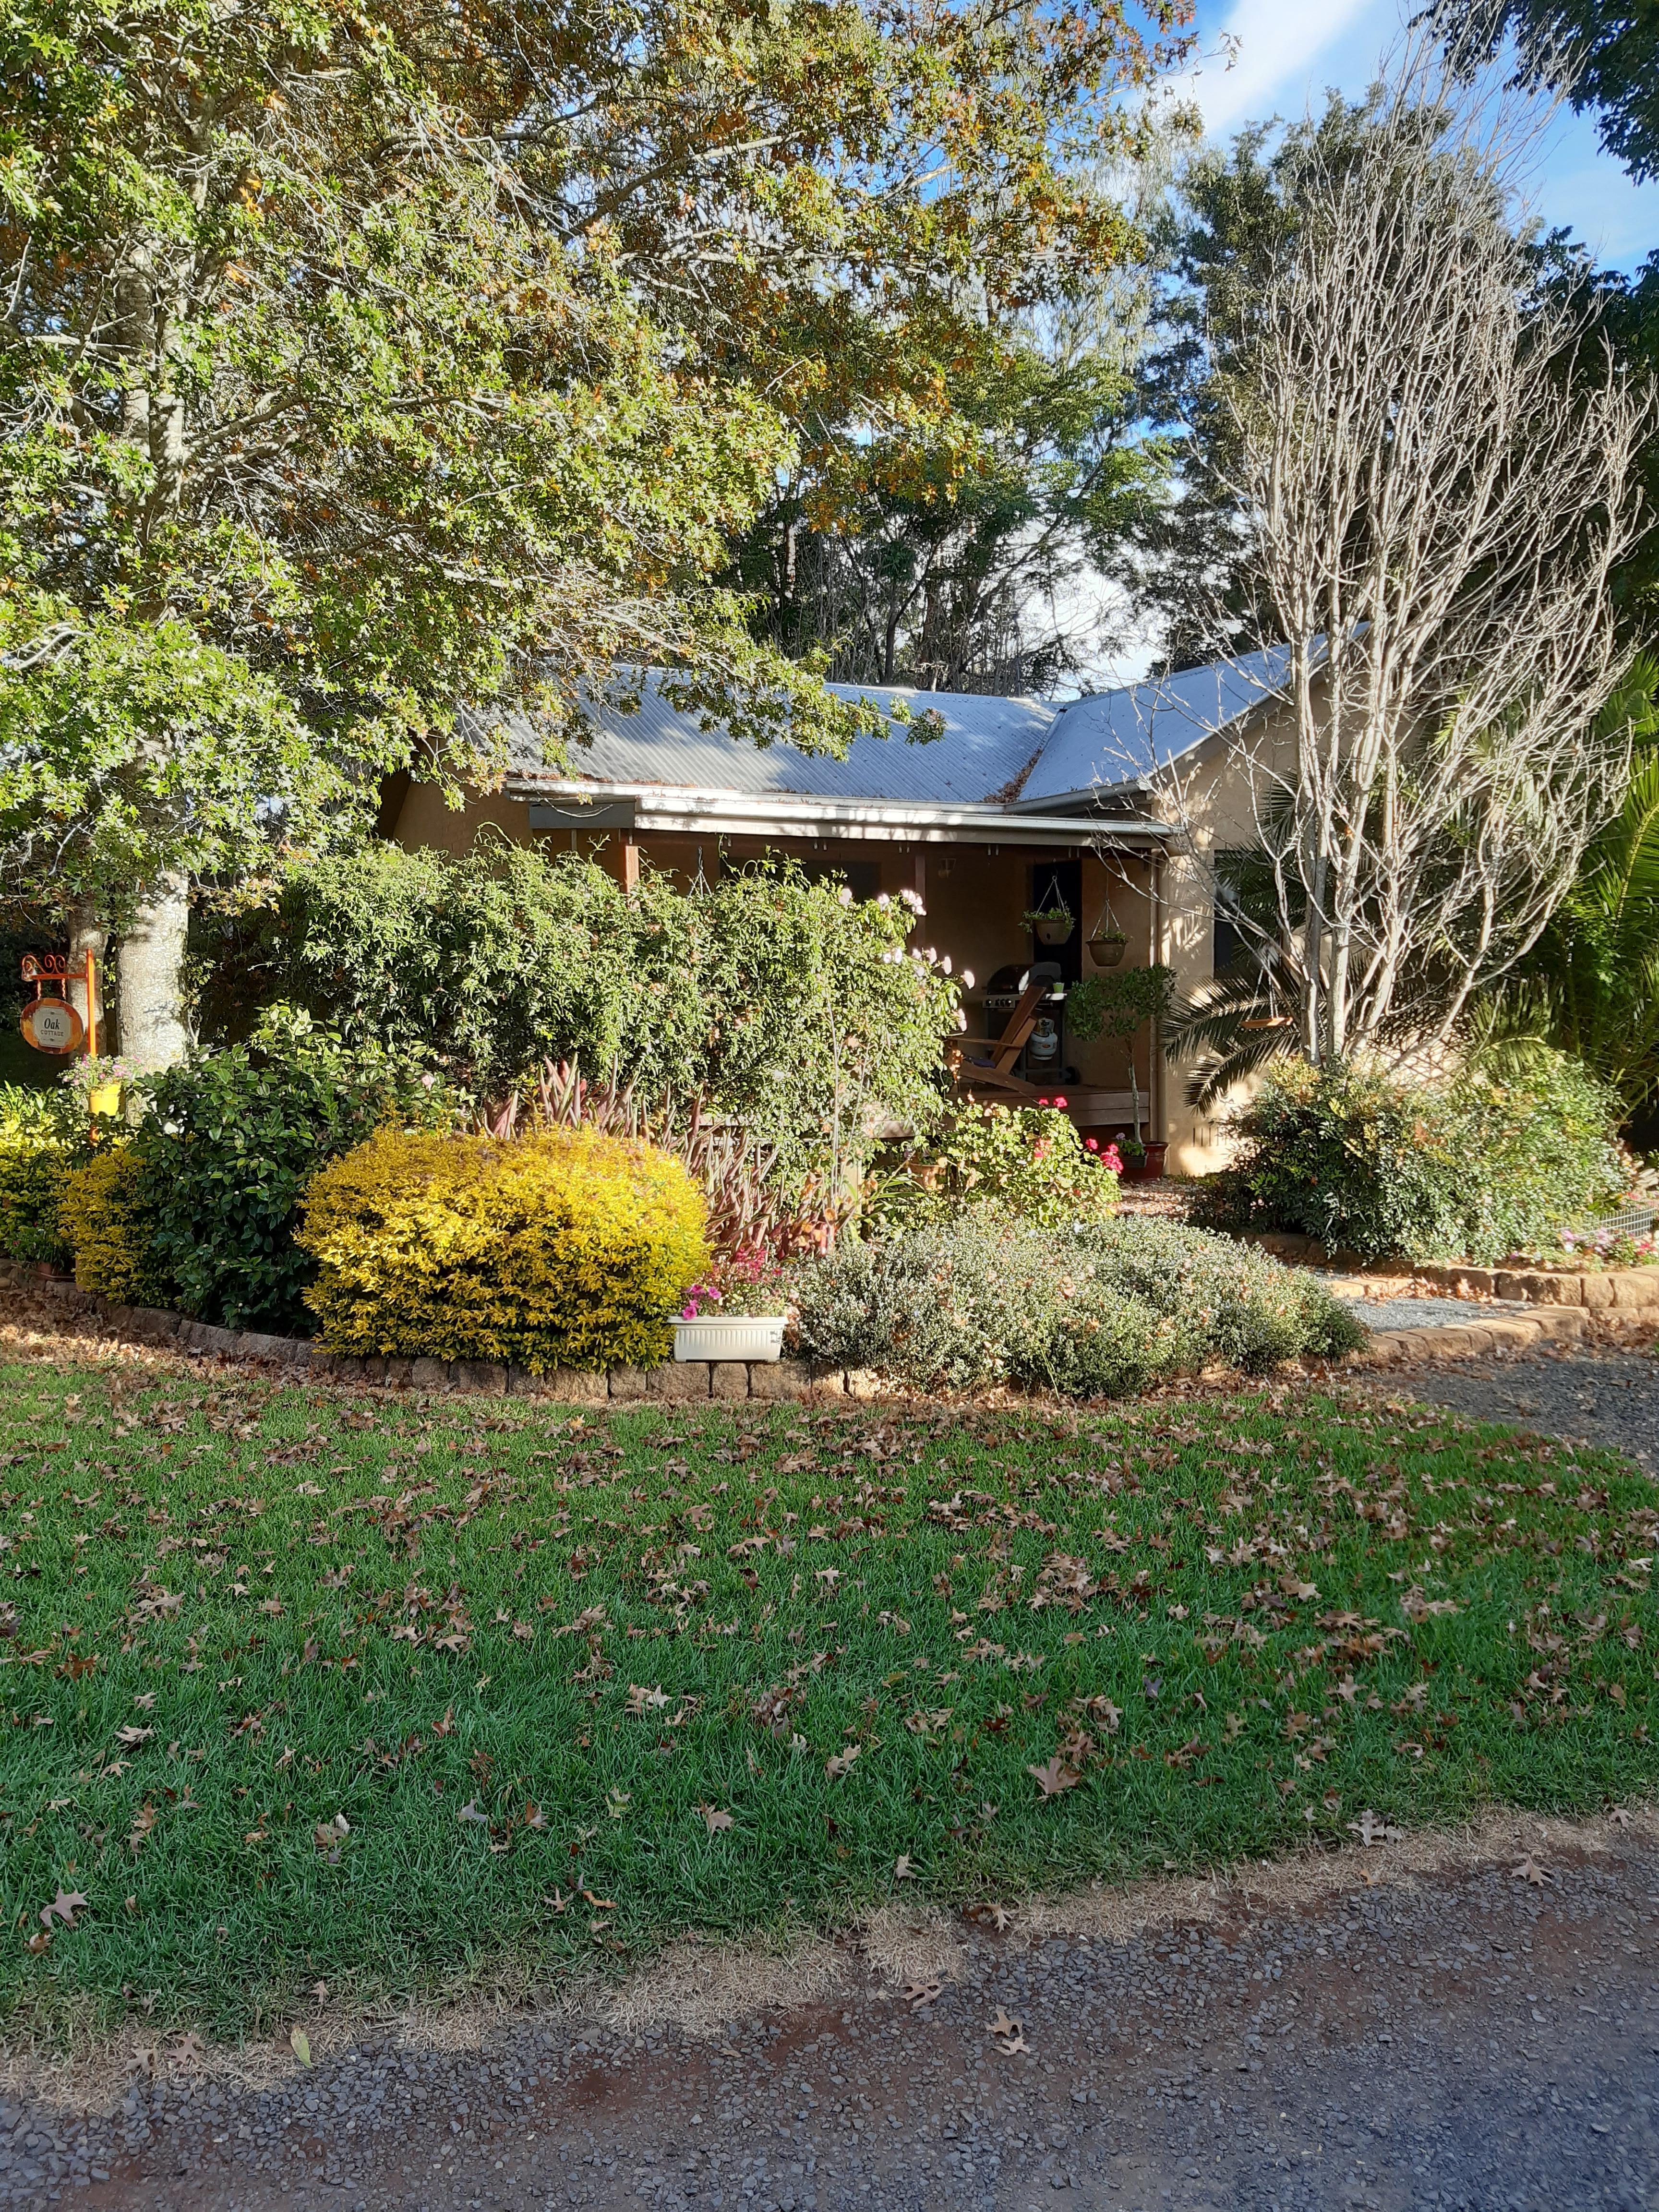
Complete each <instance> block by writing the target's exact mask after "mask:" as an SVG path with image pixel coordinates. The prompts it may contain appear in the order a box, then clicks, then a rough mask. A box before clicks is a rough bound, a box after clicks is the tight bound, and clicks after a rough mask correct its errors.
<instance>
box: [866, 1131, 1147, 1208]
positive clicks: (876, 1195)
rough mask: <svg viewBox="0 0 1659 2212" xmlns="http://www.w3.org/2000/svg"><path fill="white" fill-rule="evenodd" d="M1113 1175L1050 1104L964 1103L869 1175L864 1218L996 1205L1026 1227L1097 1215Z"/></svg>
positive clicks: (1110, 1200) (1113, 1186)
mask: <svg viewBox="0 0 1659 2212" xmlns="http://www.w3.org/2000/svg"><path fill="white" fill-rule="evenodd" d="M1117 1189H1118V1185H1117V1177H1116V1176H1115V1174H1113V1172H1112V1171H1111V1170H1110V1169H1109V1168H1107V1167H1105V1166H1103V1164H1102V1163H1101V1162H1100V1160H1099V1159H1097V1158H1096V1157H1095V1155H1094V1154H1093V1153H1092V1152H1088V1151H1087V1150H1085V1146H1084V1144H1083V1141H1082V1139H1081V1138H1079V1135H1078V1133H1077V1130H1076V1128H1075V1127H1073V1124H1072V1123H1071V1122H1070V1121H1068V1120H1067V1119H1066V1115H1064V1114H1063V1113H1060V1112H1058V1111H1057V1110H1056V1109H1054V1108H1053V1107H1048V1106H994V1105H992V1106H962V1107H958V1108H957V1109H956V1110H955V1111H954V1112H953V1113H952V1114H951V1116H950V1118H949V1119H948V1120H947V1121H945V1122H943V1123H942V1124H941V1125H940V1127H939V1130H938V1132H937V1133H935V1134H933V1135H932V1136H931V1137H929V1138H928V1139H927V1140H926V1141H925V1142H923V1143H922V1144H921V1145H918V1146H915V1147H914V1148H913V1149H911V1150H910V1151H908V1152H906V1153H905V1154H904V1156H903V1158H902V1160H901V1161H900V1162H899V1163H898V1164H897V1165H896V1167H894V1168H891V1169H889V1170H886V1171H885V1172H882V1173H878V1175H877V1176H876V1178H875V1181H874V1184H873V1188H872V1194H871V1196H870V1199H869V1200H868V1202H867V1205H866V1218H868V1219H869V1220H871V1221H872V1222H873V1223H876V1224H878V1225H894V1224H898V1223H904V1224H908V1225H920V1224H921V1223H923V1222H933V1221H945V1220H949V1219H950V1218H951V1216H952V1215H954V1214H956V1213H957V1212H960V1211H961V1209H962V1208H963V1206H986V1205H989V1206H998V1207H1000V1208H1001V1209H1003V1210H1004V1211H1005V1212H1007V1213H1008V1214H1009V1215H1010V1216H1012V1218H1013V1219H1015V1220H1016V1221H1019V1222H1023V1223H1024V1224H1025V1225H1027V1226H1029V1227H1031V1228H1041V1229H1055V1228H1060V1227H1061V1226H1063V1225H1065V1224H1066V1223H1067V1222H1072V1221H1100V1220H1103V1219H1105V1218H1106V1217H1107V1216H1108V1215H1109V1214H1110V1213H1111V1212H1114V1210H1115V1207H1116V1205H1117Z"/></svg>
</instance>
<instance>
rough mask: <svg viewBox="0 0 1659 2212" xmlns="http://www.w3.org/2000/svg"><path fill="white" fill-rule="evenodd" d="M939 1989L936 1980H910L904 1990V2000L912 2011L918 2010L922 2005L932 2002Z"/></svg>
mask: <svg viewBox="0 0 1659 2212" xmlns="http://www.w3.org/2000/svg"><path fill="white" fill-rule="evenodd" d="M939 1989H940V1984H939V1983H938V1982H912V1983H911V1984H910V1985H909V1987H908V1989H907V1990H905V1992H904V2002H906V2004H908V2006H909V2008H910V2009H911V2011H912V2012H920V2011H921V2008H922V2007H923V2005H930V2004H932V2002H933V1999H934V1998H935V1997H936V1996H938V1995H939Z"/></svg>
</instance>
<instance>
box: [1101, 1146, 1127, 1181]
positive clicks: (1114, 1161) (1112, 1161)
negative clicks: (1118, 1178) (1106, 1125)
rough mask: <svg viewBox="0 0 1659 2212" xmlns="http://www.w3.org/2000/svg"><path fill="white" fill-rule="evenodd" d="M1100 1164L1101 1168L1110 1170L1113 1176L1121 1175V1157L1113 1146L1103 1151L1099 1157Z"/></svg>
mask: <svg viewBox="0 0 1659 2212" xmlns="http://www.w3.org/2000/svg"><path fill="white" fill-rule="evenodd" d="M1100 1164H1101V1165H1102V1167H1103V1168H1110V1170H1111V1171H1112V1173H1113V1174H1114V1175H1121V1174H1122V1172H1123V1155H1122V1153H1121V1152H1119V1150H1118V1148H1117V1146H1115V1145H1108V1146H1107V1147H1106V1149H1105V1151H1104V1152H1103V1153H1102V1154H1101V1156H1100Z"/></svg>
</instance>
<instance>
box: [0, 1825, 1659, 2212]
mask: <svg viewBox="0 0 1659 2212" xmlns="http://www.w3.org/2000/svg"><path fill="white" fill-rule="evenodd" d="M1576 1834H1577V1837H1578V1838H1579V1847H1578V1848H1574V1847H1573V1845H1572V1843H1571V1839H1570V1837H1567V1836H1566V1834H1565V1832H1563V1831H1558V1832H1557V1833H1556V1835H1555V1837H1554V1838H1553V1844H1552V1846H1551V1848H1549V1849H1548V1850H1546V1849H1544V1848H1543V1847H1540V1848H1539V1849H1538V1855H1537V1857H1536V1859H1529V1860H1528V1862H1527V1866H1528V1869H1529V1871H1528V1872H1527V1873H1524V1874H1522V1873H1517V1872H1516V1870H1515V1864H1514V1863H1513V1862H1514V1856H1515V1848H1516V1847H1515V1846H1511V1847H1510V1849H1509V1850H1505V1851H1504V1854H1503V1856H1502V1857H1498V1858H1497V1859H1496V1860H1495V1861H1494V1862H1493V1863H1488V1864H1486V1865H1484V1866H1481V1865H1479V1864H1476V1865H1474V1866H1469V1865H1467V1864H1466V1865H1464V1866H1463V1867H1462V1868H1461V1869H1455V1868H1454V1869H1442V1870H1441V1871H1438V1872H1436V1871H1433V1870H1432V1869H1431V1870H1429V1871H1426V1872H1419V1873H1418V1874H1416V1875H1411V1874H1409V1873H1407V1872H1404V1871H1403V1870H1401V1871H1395V1869H1396V1868H1401V1866H1402V1862H1401V1860H1400V1859H1399V1857H1397V1856H1396V1855H1397V1854H1399V1853H1401V1852H1406V1851H1408V1850H1410V1849H1412V1848H1413V1847H1412V1846H1409V1845H1399V1846H1396V1845H1391V1844H1382V1845H1380V1846H1378V1847H1377V1848H1376V1849H1375V1850H1370V1851H1366V1852H1364V1853H1360V1852H1358V1851H1357V1850H1356V1851H1355V1852H1354V1853H1353V1854H1352V1855H1345V1856H1344V1857H1343V1858H1342V1859H1341V1860H1340V1861H1337V1862H1310V1864H1311V1865H1314V1866H1316V1868H1317V1869H1318V1871H1319V1873H1320V1875H1321V1881H1322V1883H1323V1889H1322V1893H1319V1892H1318V1886H1317V1885H1316V1893H1315V1894H1312V1895H1308V1896H1304V1898H1303V1899H1302V1901H1301V1902H1300V1903H1299V1904H1298V1903H1297V1901H1296V1899H1294V1898H1291V1899H1290V1900H1289V1901H1285V1899H1283V1898H1282V1897H1281V1899H1280V1902H1279V1905H1277V1906H1276V1907H1275V1908H1274V1909H1273V1910H1267V1909H1265V1908H1264V1907H1263V1906H1262V1905H1261V1904H1260V1903H1258V1902H1255V1901H1253V1899H1252V1898H1251V1896H1250V1895H1249V1893H1247V1892H1240V1891H1237V1890H1233V1891H1230V1892H1227V1893H1223V1894H1222V1895H1221V1897H1220V1898H1219V1899H1218V1902H1217V1903H1216V1904H1215V1905H1213V1906H1212V1910H1211V1911H1210V1915H1209V1917H1208V1919H1207V1921H1206V1920H1205V1919H1203V1918H1202V1917H1200V1915H1199V1914H1198V1912H1197V1911H1196V1910H1195V1909H1194V1908H1193V1907H1190V1906H1189V1907H1188V1911H1187V1915H1186V1917H1185V1918H1184V1919H1182V1918H1180V1917H1177V1918H1176V1919H1175V1920H1174V1921H1173V1922H1172V1923H1171V1922H1168V1921H1166V1922H1164V1923H1163V1924H1161V1925H1154V1926H1152V1928H1150V1929H1147V1930H1146V1932H1144V1933H1142V1934H1140V1935H1139V1936H1131V1937H1129V1938H1127V1940H1116V1941H1113V1940H1109V1939H1108V1938H1107V1937H1105V1936H1101V1935H1097V1936H1093V1937H1092V1938H1091V1937H1089V1936H1079V1935H1076V1934H1073V1936H1069V1937H1054V1938H1050V1939H1049V1940H1047V1941H1041V1942H1028V1941H1026V1940H1025V1939H1024V1937H1023V1936H1022V1935H1021V1932H1020V1930H1019V1929H1018V1925H1016V1926H1015V1928H1014V1929H1012V1931H1011V1932H1009V1933H1007V1934H1004V1935H999V1934H997V1933H996V1932H994V1930H993V1929H989V1928H981V1929H971V1928H969V1929H965V1930H964V1940H963V1942H962V1943H961V1944H960V1945H959V1946H957V1947H956V1957H955V1960H954V1971H955V1972H956V1973H957V1976H958V1977H959V1978H957V1979H956V1980H954V1981H950V1980H945V1982H944V1983H943V1985H942V1986H941V1985H940V1984H939V1983H937V1982H933V1983H929V1982H926V1981H924V1982H922V1983H921V1984H920V1985H919V1986H918V1987H917V1988H916V1990H915V2002H907V2001H906V1998H905V1997H904V1996H902V1995H898V1994H896V1993H895V1991H894V1990H893V1989H892V1988H891V1985H890V1984H878V1982H877V1981H876V1979H875V1978H874V1977H873V1976H872V1975H868V1974H867V1973H866V1972H865V1971H864V1970H863V1969H860V1971H859V1972H857V1973H856V1974H855V1975H854V1977H853V1978H851V1979H850V1980H849V1981H848V1983H847V1984H846V1985H845V1986H844V1987H843V1990H842V1993H841V1994H840V1995H839V1996H836V1998H835V1999H834V2001H833V2002H829V2003H828V2004H817V2005H811V2006H803V2007H801V2008H798V2009H795V2010H793V2011H784V2012H781V2013H775V2014H773V2015H770V2016H769V2017H765V2018H762V2019H759V2020H751V2021H749V2022H747V2023H746V2024H744V2025H743V2026H741V2027H736V2028H733V2029H732V2030H730V2031H729V2032H728V2039H726V2040H724V2041H722V2042H718V2043H710V2042H708V2041H703V2042H694V2041H692V2040H690V2039H687V2038H686V2037H684V2035H682V2034H680V2033H678V2032H674V2031H665V2032H662V2033H648V2034H646V2035H644V2036H642V2037H639V2038H630V2037H623V2036H618V2035H617V2034H615V2033H612V2034H610V2035H606V2036H599V2035H596V2034H595V2033H593V2032H592V2031H591V2030H590V2031H589V2033H588V2034H587V2036H586V2039H579V2040H574V2041H573V2040H572V2035H573V2031H572V2030H571V2029H570V2028H569V2027H568V2026H561V2025H559V2024H557V2023H555V2024H553V2025H547V2026H538V2025H537V2024H536V2023H534V2022H533V2021H523V2022H520V2023H519V2024H517V2025H515V2026H511V2027H507V2029H505V2030H503V2031H501V2032H500V2033H498V2034H497V2035H496V2037H495V2040H494V2041H493V2043H491V2044H489V2045H488V2046H487V2047H486V2049H485V2050H484V2051H483V2054H482V2055H481V2054H480V2053H479V2052H477V2051H473V2052H470V2053H468V2054H465V2055H462V2056H454V2055H449V2056H446V2055H443V2054H441V2053H435V2052H433V2051H429V2050H428V2051H419V2050H416V2049H414V2048H411V2047H410V2046H408V2045H405V2044H404V2043H401V2042H398V2041H380V2040H375V2039H368V2040H366V2041H364V2042H362V2043H360V2044H359V2045H357V2046H356V2048H355V2049H352V2050H349V2051H345V2052H343V2053H342V2054H340V2055H338V2056H336V2057H331V2058H330V2059H329V2060H327V2061H326V2062H319V2064H318V2065H316V2066H315V2067H314V2068H313V2069H312V2070H311V2071H310V2072H308V2073H298V2072H295V2073H291V2074H290V2075H289V2076H288V2078H286V2079H285V2080H282V2081H279V2082H278V2083H277V2084H276V2086H274V2087H270V2088H267V2089H265V2090H264V2091H258V2092H256V2091H251V2090H242V2091H240V2092H239V2091H237V2090H235V2089H234V2088H231V2087H224V2086H219V2085H214V2084H211V2083H210V2082H208V2081H204V2080H203V2079H202V2078H201V2077H200V2076H199V2075H192V2074H191V2072H190V2071H188V2070H186V2071H185V2072H182V2073H180V2074H178V2075H175V2076H173V2078H170V2079H167V2078H164V2079H162V2080H161V2081H155V2080H151V2079H149V2078H148V2077H146V2078H143V2079H141V2080H139V2081H136V2082H135V2084H134V2086H133V2087H132V2089H131V2092H130V2093H129V2095H128V2097H127V2100H126V2103H125V2107H124V2108H123V2109H122V2110H121V2112H119V2113H118V2115H117V2117H116V2118H115V2119H114V2120H113V2121H112V2122H97V2123H94V2124H90V2125H89V2126H88V2125H80V2126H71V2125H70V2124H66V2123H65V2122H64V2121H63V2120H62V2119H58V2120H56V2121H49V2120H48V2119H47V2118H45V2117H43V2116H42V2115H41V2114H40V2112H30V2111H27V2110H23V2109H21V2108H20V2107H19V2106H17V2105H16V2104H15V2102H14V2103H12V2104H10V2105H9V2106H7V2107H6V2109H5V2111H4V2112H3V2120H4V2123H5V2125H6V2127H7V2130H9V2145H10V2148H9V2150H6V2151H4V2152H3V2153H0V2203H4V2204H5V2205H6V2206H7V2207H18V2208H21V2207H23V2206H26V2205H27V2206H33V2205H36V2204H39V2203H44V2202H48V2201H53V2199H54V2197H56V2196H57V2195H58V2190H59V2189H61V2201H63V2202H64V2203H74V2204H76V2205H86V2206H88V2207H93V2206H95V2207H98V2208H100V2212H101V2208H110V2209H111V2212H114V2208H120V2212H163V2208H165V2212H275V2208H276V2207H279V2206H280V2207H284V2208H287V2212H323V2208H335V2207H344V2208H347V2212H353V2208H357V2212H389V2208H392V2207H396V2208H398V2212H421V2209H422V2208H424V2212H463V2208H465V2209H466V2212H484V2209H485V2208H488V2212H497V2209H498V2208H508V2207H511V2208H513V2212H520V2208H523V2212H532V2208H534V2212H542V2208H544V2207H551V2208H560V2212H562V2208H565V2207H568V2206H580V2207H583V2208H610V2207H618V2208H621V2207H627V2208H630V2212H633V2208H645V2212H884V2208H889V2207H890V2208H893V2212H924V2208H925V2209H926V2212H946V2208H950V2209H951V2212H954V2209H955V2208H957V2207H961V2208H964V2212H967V2209H968V2208H972V2212H1002V2208H1007V2209H1008V2212H1035V2208H1039V2207H1043V2206H1061V2205H1070V2206H1073V2207H1075V2208H1079V2212H1081V2208H1085V2207H1087V2208H1091V2212H1093V2208H1100V2212H1107V2208H1111V2212H1120V2209H1121V2212H1129V2209H1130V2208H1142V2212H1166V2208H1167V2209H1168V2212H1219V2208H1222V2207H1229V2208H1238V2212H1325V2208H1329V2207H1347V2206H1354V2207H1360V2206H1368V2207H1376V2208H1390V2212H1392V2208H1401V2212H1404V2208H1407V2207H1410V2208H1418V2207H1421V2208H1425V2212H1426V2208H1429V2207H1431V2206H1433V2207H1439V2206H1443V2207H1451V2206H1458V2207H1466V2208H1477V2207H1478V2208H1481V2212H1486V2208H1499V2207H1503V2208H1518V2212H1558V2209H1559V2208H1561V2207H1564V2206H1566V2205H1569V2204H1571V2206H1572V2207H1574V2208H1575V2212H1603V2209H1604V2208H1605V2212H1613V2208H1618V2212H1635V2208H1638V2207H1641V2206H1650V2205H1653V2204H1659V2129H1656V2103H1655V2100H1656V2096H1659V1977H1656V1974H1655V1971H1654V1968H1655V1950H1656V1938H1659V1821H1656V1820H1653V1819H1652V1818H1651V1817H1650V1816H1649V1815H1647V1814H1641V1813H1638V1814H1637V1816H1636V1819H1635V1822H1634V1825H1633V1826H1631V1827H1630V1828H1629V1829H1623V1828H1619V1827H1615V1826H1613V1825H1612V1824H1611V1823H1609V1822H1608V1821H1606V1820H1598V1821H1595V1822H1592V1823H1590V1824H1589V1825H1588V1826H1587V1827H1586V1828H1585V1829H1584V1830H1583V1831H1578V1832H1576ZM1372 1869H1377V1870H1378V1871H1377V1873H1376V1874H1373V1872H1372ZM1534 1877H1535V1878H1534ZM1261 1879H1262V1880H1263V1881H1272V1879H1273V1877H1270V1876H1264V1877H1261ZM1182 1894H1183V1895H1184V1896H1186V1897H1188V1898H1193V1897H1196V1896H1200V1895H1202V1894H1204V1893H1201V1892H1194V1891H1193V1890H1191V1889H1188V1890H1187V1891H1185V1892H1183V1893H1182ZM998 2021H1001V2022H1003V2023H1005V2024H1006V2023H1010V2022H1012V2023H1014V2024H1015V2025H1014V2026H1013V2027H1012V2030H1009V2031H1008V2032H1004V2033H998V2031H997V2023H998ZM54 2143H55V2144H56V2145H57V2146H58V2148H56V2149H55V2150H54V2148H53V2144H54ZM49 2160H55V2161H57V2162H58V2165H59V2167H60V2172H61V2173H62V2181H61V2182H60V2183H59V2184H58V2185H57V2186H56V2187H54V2185H52V2183H51V2182H50V2180H49V2179H48V2175H47V2172H46V2166H47V2162H48V2161H49ZM71 2162H73V2164H74V2165H76V2166H78V2167H79V2170H80V2172H81V2173H82V2174H86V2173H88V2171H91V2172H95V2173H96V2174H97V2176H98V2177H99V2178H98V2179H96V2180H94V2181H93V2182H92V2183H91V2185H90V2186H87V2185H84V2184H80V2185H76V2183H73V2182H70V2176H69V2172H68V2168H69V2166H70V2163H71ZM106 2176H107V2179H105V2178H104V2177H106ZM64 2182H69V2185H68V2186H67V2187H64V2186H63V2183H64Z"/></svg>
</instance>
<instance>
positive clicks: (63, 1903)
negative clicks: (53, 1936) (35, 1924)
mask: <svg viewBox="0 0 1659 2212" xmlns="http://www.w3.org/2000/svg"><path fill="white" fill-rule="evenodd" d="M86 1901H87V1900H86V1899H85V1898H84V1897H82V1895H81V1893H80V1892H79V1891H78V1890H67V1889H60V1890H59V1891H58V1894H57V1896H56V1897H54V1898H53V1899H52V1903H51V1904H50V1905H42V1906H41V1908H40V1925H41V1926H42V1927H43V1928H45V1929H51V1927H52V1917H53V1916H54V1914H55V1915H56V1916H57V1917H58V1919H59V1920H61V1921H62V1922H63V1923H64V1927H65V1928H73V1927H74V1925H75V1916H76V1913H77V1912H78V1911H80V1909H81V1907H82V1905H84V1904H85V1903H86Z"/></svg>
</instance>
